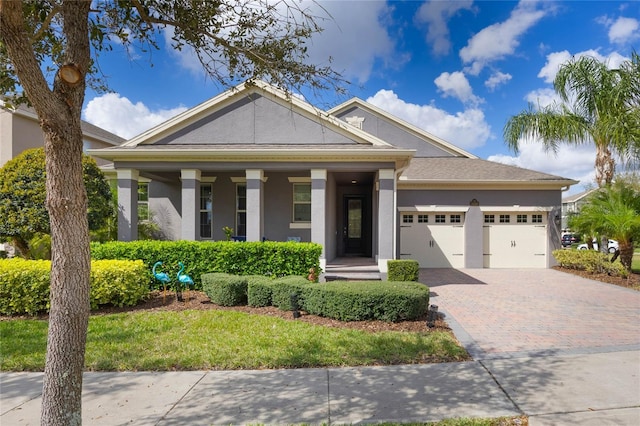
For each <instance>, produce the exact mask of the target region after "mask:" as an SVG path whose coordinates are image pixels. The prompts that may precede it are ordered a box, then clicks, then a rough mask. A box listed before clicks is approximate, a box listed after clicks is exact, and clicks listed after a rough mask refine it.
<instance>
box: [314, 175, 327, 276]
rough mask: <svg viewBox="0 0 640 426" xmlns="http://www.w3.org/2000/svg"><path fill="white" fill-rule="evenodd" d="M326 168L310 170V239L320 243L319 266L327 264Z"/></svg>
mask: <svg viewBox="0 0 640 426" xmlns="http://www.w3.org/2000/svg"><path fill="white" fill-rule="evenodd" d="M326 203H327V170H326V169H312V170H311V241H312V242H314V243H318V244H320V245H322V253H321V254H320V268H322V270H323V271H324V269H325V268H326V266H327V254H326V249H325V245H326V228H325V226H326V217H325V216H326V211H327V208H326Z"/></svg>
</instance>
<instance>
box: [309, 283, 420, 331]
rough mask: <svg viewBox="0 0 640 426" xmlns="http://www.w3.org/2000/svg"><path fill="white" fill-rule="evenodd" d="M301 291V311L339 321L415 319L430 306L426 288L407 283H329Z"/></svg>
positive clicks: (314, 285)
mask: <svg viewBox="0 0 640 426" xmlns="http://www.w3.org/2000/svg"><path fill="white" fill-rule="evenodd" d="M302 291H303V292H304V297H303V301H304V304H303V310H305V311H306V312H309V313H310V314H315V315H321V316H325V317H329V318H334V319H338V320H341V321H364V320H381V321H388V322H395V321H403V320H415V319H418V318H420V317H421V316H422V315H424V314H425V313H426V312H427V308H428V306H429V288H428V287H427V286H425V285H424V284H420V283H414V282H407V281H331V282H329V283H326V284H311V285H309V286H308V287H307V288H304V289H302Z"/></svg>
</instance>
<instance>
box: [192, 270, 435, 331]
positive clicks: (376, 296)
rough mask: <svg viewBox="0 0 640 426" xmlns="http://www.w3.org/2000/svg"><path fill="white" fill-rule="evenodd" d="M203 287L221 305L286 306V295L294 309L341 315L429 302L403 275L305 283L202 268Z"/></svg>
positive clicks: (416, 313)
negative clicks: (389, 278)
mask: <svg viewBox="0 0 640 426" xmlns="http://www.w3.org/2000/svg"><path fill="white" fill-rule="evenodd" d="M202 282H203V286H204V288H205V292H206V293H207V295H208V296H209V298H210V299H211V301H212V302H213V303H216V304H218V305H223V306H231V305H241V304H245V303H246V304H248V305H249V306H256V307H264V306H276V307H278V308H279V309H282V310H292V306H291V295H292V294H293V293H295V294H296V295H297V296H298V307H299V309H300V310H303V311H306V312H308V313H310V314H314V315H320V316H324V317H328V318H333V319H337V320H341V321H364V320H382V321H388V322H394V321H402V320H415V319H418V318H420V317H422V316H423V315H424V314H425V313H426V312H427V308H428V306H429V288H428V287H427V286H425V285H424V284H420V283H415V282H407V281H331V282H329V283H311V282H309V281H308V280H307V279H306V278H305V277H301V276H289V277H282V278H277V279H270V278H268V277H264V276H234V275H229V274H220V273H213V274H205V275H203V276H202Z"/></svg>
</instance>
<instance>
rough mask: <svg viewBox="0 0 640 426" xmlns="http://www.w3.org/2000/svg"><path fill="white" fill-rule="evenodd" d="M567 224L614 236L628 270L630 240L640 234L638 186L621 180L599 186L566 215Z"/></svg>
mask: <svg viewBox="0 0 640 426" xmlns="http://www.w3.org/2000/svg"><path fill="white" fill-rule="evenodd" d="M569 225H570V226H571V228H572V229H576V230H578V231H580V232H584V233H587V234H589V235H592V234H593V232H595V233H597V234H600V235H607V236H609V237H610V238H612V239H614V240H617V241H618V244H619V247H620V262H621V263H622V264H623V265H624V267H625V268H626V269H627V270H628V271H630V270H631V262H632V260H633V249H634V247H633V241H634V238H635V239H637V238H639V237H640V188H638V186H636V185H632V184H629V183H628V182H625V181H624V180H617V181H616V182H615V183H614V184H612V185H606V186H604V187H602V188H600V189H599V190H598V191H595V192H594V193H593V194H592V195H591V196H590V197H589V199H588V201H587V202H586V203H585V204H584V205H583V206H582V207H581V209H580V212H579V213H578V214H577V215H575V216H573V217H571V218H569Z"/></svg>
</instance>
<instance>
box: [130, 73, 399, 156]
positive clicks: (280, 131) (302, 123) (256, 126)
mask: <svg viewBox="0 0 640 426" xmlns="http://www.w3.org/2000/svg"><path fill="white" fill-rule="evenodd" d="M145 145H146V146H149V145H174V146H177V145H187V146H189V145H191V146H196V145H197V146H200V147H205V146H208V145H211V146H212V147H214V148H215V147H216V146H222V145H226V146H229V145H231V146H233V145H244V146H246V145H263V146H265V145H280V146H282V145H296V146H298V147H296V149H299V146H301V145H306V146H309V145H311V146H317V145H346V146H349V145H375V146H385V147H389V148H390V147H391V145H389V144H388V143H386V142H384V141H382V140H380V139H379V138H376V137H375V136H373V135H371V134H368V133H366V132H363V131H360V130H358V129H354V128H353V127H351V126H349V125H347V124H345V123H344V122H343V121H341V120H338V119H336V118H335V117H332V116H330V115H328V114H326V113H325V112H324V111H321V110H319V109H316V108H314V107H313V106H311V105H309V104H308V103H306V102H303V101H301V100H300V99H298V98H296V97H293V96H287V95H286V94H285V93H284V92H282V91H280V90H278V89H275V88H273V87H271V86H269V85H267V84H266V83H263V82H253V83H251V84H248V83H245V84H243V85H241V86H239V87H237V88H233V89H231V90H228V91H227V92H224V93H223V94H221V95H218V96H216V97H215V98H213V99H210V100H208V101H206V102H204V103H202V104H200V105H198V106H196V107H194V108H191V109H189V110H187V111H185V112H184V113H182V114H179V115H178V116H176V117H174V118H172V119H170V120H168V121H166V122H165V123H163V124H161V125H159V126H157V127H155V128H153V129H150V130H149V131H147V132H145V133H143V134H141V135H139V136H136V137H135V138H133V139H131V140H130V141H129V142H127V143H126V144H124V145H123V146H126V147H138V146H145Z"/></svg>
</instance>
